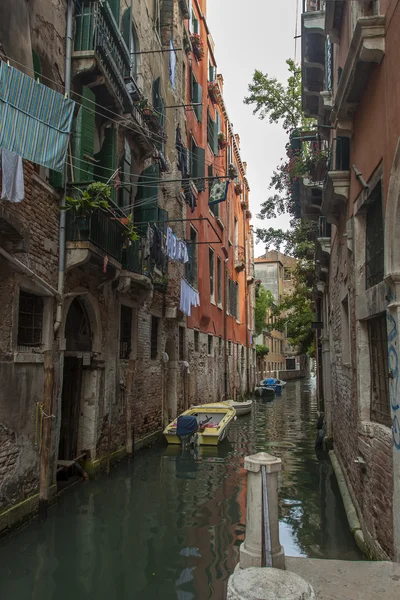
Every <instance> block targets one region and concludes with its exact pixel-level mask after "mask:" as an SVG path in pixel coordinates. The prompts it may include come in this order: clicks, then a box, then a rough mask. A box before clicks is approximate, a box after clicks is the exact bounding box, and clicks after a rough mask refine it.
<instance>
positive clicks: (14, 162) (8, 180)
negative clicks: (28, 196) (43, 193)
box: [1, 148, 25, 202]
mask: <svg viewBox="0 0 400 600" xmlns="http://www.w3.org/2000/svg"><path fill="white" fill-rule="evenodd" d="M1 171H2V173H1V177H2V190H1V199H2V200H9V202H22V200H23V199H24V198H25V189H24V167H23V164H22V158H21V157H20V156H18V154H14V152H9V151H8V150H5V149H4V148H3V149H2V151H1Z"/></svg>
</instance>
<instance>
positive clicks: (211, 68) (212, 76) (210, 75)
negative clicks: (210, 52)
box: [208, 63, 215, 81]
mask: <svg viewBox="0 0 400 600" xmlns="http://www.w3.org/2000/svg"><path fill="white" fill-rule="evenodd" d="M208 81H215V67H214V65H212V64H211V63H209V65H208Z"/></svg>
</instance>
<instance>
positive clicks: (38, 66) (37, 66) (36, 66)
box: [32, 50, 42, 82]
mask: <svg viewBox="0 0 400 600" xmlns="http://www.w3.org/2000/svg"><path fill="white" fill-rule="evenodd" d="M32 62H33V75H34V77H35V79H39V81H40V82H41V81H42V62H41V60H40V56H39V54H38V53H37V52H35V51H34V50H32Z"/></svg>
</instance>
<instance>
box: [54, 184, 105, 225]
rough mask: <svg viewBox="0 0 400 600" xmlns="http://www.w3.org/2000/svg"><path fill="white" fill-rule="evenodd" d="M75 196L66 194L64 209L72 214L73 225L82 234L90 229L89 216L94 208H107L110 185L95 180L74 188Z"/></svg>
mask: <svg viewBox="0 0 400 600" xmlns="http://www.w3.org/2000/svg"><path fill="white" fill-rule="evenodd" d="M75 190H76V192H77V194H76V196H66V198H65V210H67V211H70V212H71V213H73V215H74V225H75V227H76V228H77V230H78V231H79V232H80V233H81V234H82V235H84V234H85V233H87V232H88V231H90V218H91V215H92V214H93V212H94V211H96V210H109V208H110V199H111V187H110V186H109V185H107V184H106V183H102V182H100V181H95V182H94V183H90V184H89V185H88V186H87V187H86V188H84V189H83V188H75Z"/></svg>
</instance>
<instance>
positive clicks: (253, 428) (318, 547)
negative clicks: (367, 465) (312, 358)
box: [0, 380, 360, 600]
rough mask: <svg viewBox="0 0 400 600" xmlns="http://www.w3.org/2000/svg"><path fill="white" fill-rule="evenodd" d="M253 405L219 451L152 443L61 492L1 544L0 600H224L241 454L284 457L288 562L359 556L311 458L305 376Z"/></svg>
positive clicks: (332, 485) (323, 467) (326, 470)
mask: <svg viewBox="0 0 400 600" xmlns="http://www.w3.org/2000/svg"><path fill="white" fill-rule="evenodd" d="M262 400H263V399H255V402H254V405H253V411H252V413H251V414H250V415H248V416H246V417H242V418H240V419H238V420H237V421H236V422H235V423H234V424H233V426H232V429H231V431H230V433H229V441H226V442H225V443H223V444H221V446H220V447H218V448H200V449H199V450H198V451H196V452H191V451H188V452H182V451H181V449H180V448H178V447H177V448H175V447H171V446H169V447H165V445H164V444H162V443H160V444H158V445H157V446H154V447H153V448H151V449H148V450H144V451H142V452H140V453H138V454H137V456H136V458H135V461H134V463H133V464H131V465H127V464H125V465H122V466H120V467H118V469H116V470H115V471H113V473H112V474H111V476H110V477H109V478H108V479H105V478H101V479H98V480H97V481H95V482H91V483H88V484H85V485H79V486H77V487H75V488H73V489H70V490H69V491H67V493H66V494H65V495H64V496H63V497H62V498H61V499H60V501H59V502H58V504H57V505H56V506H55V507H54V508H53V509H52V511H51V513H50V518H49V520H48V521H47V522H46V524H44V525H43V526H40V525H39V524H37V523H34V524H32V525H31V526H29V527H28V528H26V529H25V530H23V531H20V532H18V533H17V534H16V535H14V536H13V537H12V538H9V539H6V540H2V541H1V542H0V598H7V599H8V598H12V599H13V600H25V599H26V598H32V599H33V600H39V599H40V600H53V599H57V600H63V599H64V598H65V599H67V598H68V600H70V599H71V598H73V599H74V600H81V599H90V600H92V599H96V600H103V599H104V600H105V599H107V600H109V599H110V598H116V599H118V600H125V599H127V600H128V599H129V600H131V599H135V598H140V599H141V600H152V599H158V598H161V597H162V598H164V599H165V600H176V599H178V600H192V599H199V600H207V599H217V598H218V599H219V598H224V597H225V589H226V581H227V578H228V577H229V574H230V573H231V572H232V571H233V569H234V567H235V565H236V563H237V561H238V553H239V546H240V544H241V542H242V541H243V537H244V531H245V512H246V477H245V471H244V469H243V456H244V455H246V454H253V453H255V452H258V451H268V452H271V453H273V454H275V455H277V456H279V457H281V458H282V461H283V464H284V470H283V471H282V474H281V481H280V492H279V494H280V510H281V542H282V544H283V545H284V547H285V552H286V554H287V555H297V556H310V557H321V558H322V557H323V558H347V559H357V558H360V556H359V553H358V550H357V549H356V547H355V544H354V541H353V537H352V535H351V534H350V532H349V530H348V526H347V522H346V517H345V514H344V510H343V506H342V504H341V500H340V497H339V494H338V489H337V484H336V481H335V479H334V476H333V472H332V468H331V466H330V463H329V461H328V460H327V457H326V456H325V455H323V454H322V455H320V456H319V457H316V456H315V453H314V440H315V433H316V429H315V417H316V401H315V385H314V380H308V381H306V382H296V383H289V384H288V385H287V387H286V389H285V391H284V393H283V394H282V396H281V397H280V398H277V399H276V400H273V401H272V402H263V401H262Z"/></svg>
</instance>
